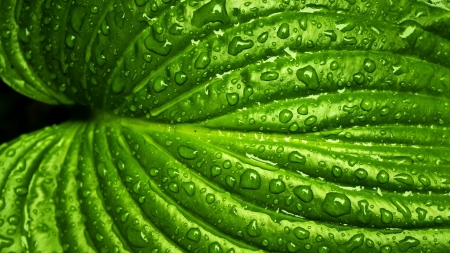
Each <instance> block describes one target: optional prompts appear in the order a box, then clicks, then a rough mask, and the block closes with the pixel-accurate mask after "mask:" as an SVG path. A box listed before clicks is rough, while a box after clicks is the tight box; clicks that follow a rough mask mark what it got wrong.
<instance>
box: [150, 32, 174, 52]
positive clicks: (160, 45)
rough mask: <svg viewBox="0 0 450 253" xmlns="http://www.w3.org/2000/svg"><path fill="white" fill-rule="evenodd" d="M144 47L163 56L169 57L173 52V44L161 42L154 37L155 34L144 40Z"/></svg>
mask: <svg viewBox="0 0 450 253" xmlns="http://www.w3.org/2000/svg"><path fill="white" fill-rule="evenodd" d="M144 46H145V48H147V50H149V51H152V52H154V53H156V54H159V55H161V56H167V55H169V54H170V52H171V51H172V44H170V43H167V42H166V41H164V42H161V41H158V40H156V39H155V37H153V34H150V35H148V36H147V37H146V38H145V40H144Z"/></svg>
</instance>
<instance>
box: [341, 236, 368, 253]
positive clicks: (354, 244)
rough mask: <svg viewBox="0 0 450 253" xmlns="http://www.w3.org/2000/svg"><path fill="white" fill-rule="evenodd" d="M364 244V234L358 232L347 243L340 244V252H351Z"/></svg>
mask: <svg viewBox="0 0 450 253" xmlns="http://www.w3.org/2000/svg"><path fill="white" fill-rule="evenodd" d="M363 244H364V235H363V234H356V235H354V236H352V238H350V240H348V241H347V242H346V243H344V244H340V245H338V249H339V250H338V252H340V253H341V252H342V253H344V252H345V253H351V252H353V251H354V250H355V249H357V248H359V247H361V246H363Z"/></svg>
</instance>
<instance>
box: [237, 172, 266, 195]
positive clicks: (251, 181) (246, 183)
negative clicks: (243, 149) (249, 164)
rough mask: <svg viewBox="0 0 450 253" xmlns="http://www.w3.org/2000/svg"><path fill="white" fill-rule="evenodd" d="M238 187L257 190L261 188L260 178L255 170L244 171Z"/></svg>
mask: <svg viewBox="0 0 450 253" xmlns="http://www.w3.org/2000/svg"><path fill="white" fill-rule="evenodd" d="M239 187H241V188H243V189H252V190H257V189H259V188H261V176H260V175H259V173H258V172H257V171H256V170H253V169H246V170H245V171H244V173H242V174H241V178H240V181H239Z"/></svg>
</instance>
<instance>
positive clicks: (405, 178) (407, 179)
mask: <svg viewBox="0 0 450 253" xmlns="http://www.w3.org/2000/svg"><path fill="white" fill-rule="evenodd" d="M394 180H395V181H398V182H400V183H403V184H406V185H414V179H413V178H412V177H411V176H410V175H409V174H406V173H400V174H397V175H395V176H394Z"/></svg>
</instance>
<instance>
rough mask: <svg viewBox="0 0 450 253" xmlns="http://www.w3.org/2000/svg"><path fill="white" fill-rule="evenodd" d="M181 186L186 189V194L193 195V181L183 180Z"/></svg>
mask: <svg viewBox="0 0 450 253" xmlns="http://www.w3.org/2000/svg"><path fill="white" fill-rule="evenodd" d="M181 187H182V188H183V189H184V190H185V191H186V193H187V195H189V196H193V195H194V194H195V184H194V183H193V182H184V183H182V184H181Z"/></svg>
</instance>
